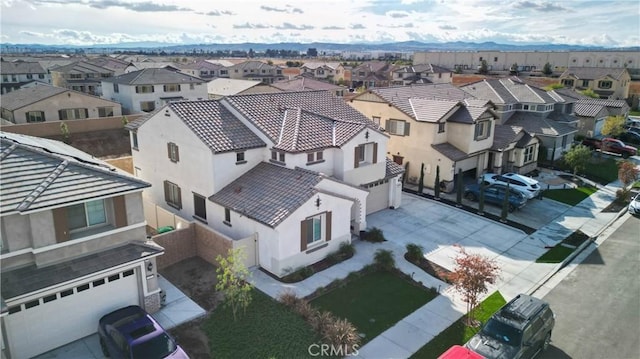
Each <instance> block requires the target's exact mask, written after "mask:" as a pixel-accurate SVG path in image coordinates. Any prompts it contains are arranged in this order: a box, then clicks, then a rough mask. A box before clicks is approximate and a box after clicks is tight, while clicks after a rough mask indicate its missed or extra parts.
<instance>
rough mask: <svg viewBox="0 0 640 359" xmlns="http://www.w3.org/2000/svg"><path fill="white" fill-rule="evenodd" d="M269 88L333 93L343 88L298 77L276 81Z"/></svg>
mask: <svg viewBox="0 0 640 359" xmlns="http://www.w3.org/2000/svg"><path fill="white" fill-rule="evenodd" d="M271 86H273V87H276V88H279V89H281V90H283V91H312V90H325V91H335V90H340V89H342V88H343V87H341V86H338V85H334V84H331V83H328V82H325V81H320V80H316V79H313V78H308V77H303V76H298V77H296V78H293V79H291V80H282V81H276V82H274V83H272V84H271Z"/></svg>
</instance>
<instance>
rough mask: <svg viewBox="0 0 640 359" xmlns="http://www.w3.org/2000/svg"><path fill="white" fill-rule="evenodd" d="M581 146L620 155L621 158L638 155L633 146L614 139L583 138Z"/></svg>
mask: <svg viewBox="0 0 640 359" xmlns="http://www.w3.org/2000/svg"><path fill="white" fill-rule="evenodd" d="M582 144H583V145H585V146H587V147H589V148H591V149H593V150H596V151H602V152H609V153H615V154H618V155H621V156H622V157H623V158H628V157H629V156H635V155H636V154H637V153H638V149H637V148H635V147H633V146H628V145H626V144H625V143H624V142H622V141H620V140H617V139H615V138H609V137H606V138H603V139H601V140H600V139H597V138H593V137H591V138H585V139H584V140H582Z"/></svg>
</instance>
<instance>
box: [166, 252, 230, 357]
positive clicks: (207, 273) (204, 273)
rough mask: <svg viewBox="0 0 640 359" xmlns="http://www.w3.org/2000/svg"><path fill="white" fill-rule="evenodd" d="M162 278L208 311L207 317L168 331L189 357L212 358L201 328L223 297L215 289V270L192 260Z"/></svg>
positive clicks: (213, 267) (200, 261)
mask: <svg viewBox="0 0 640 359" xmlns="http://www.w3.org/2000/svg"><path fill="white" fill-rule="evenodd" d="M160 275H162V276H164V277H165V278H166V279H167V280H169V281H170V282H171V283H173V285H175V286H176V287H178V288H179V289H180V290H181V291H182V292H184V293H185V294H186V295H187V296H188V297H189V298H191V299H192V300H193V301H194V302H196V303H198V305H199V306H201V307H202V308H204V309H205V310H206V311H207V315H206V316H204V317H202V318H200V319H197V320H193V321H191V322H188V323H185V324H182V325H180V326H178V327H176V328H173V329H171V330H169V332H170V333H171V334H172V335H173V336H174V338H176V340H177V341H178V343H179V344H180V345H181V346H182V347H183V348H184V349H185V350H186V351H187V354H188V355H189V357H190V358H192V359H200V358H202V359H205V358H211V354H210V349H209V340H208V339H207V336H206V334H205V333H204V332H203V331H202V330H201V329H200V326H201V324H202V323H203V322H204V321H206V320H207V318H208V316H209V314H210V313H211V311H212V310H213V309H215V307H216V306H217V305H218V303H219V302H220V295H219V294H218V293H217V292H216V290H215V285H216V267H215V266H213V265H211V264H210V263H208V262H207V261H205V260H204V259H202V258H200V257H193V258H189V259H185V260H183V261H181V262H179V263H176V264H174V265H172V266H169V267H168V268H165V269H163V270H160Z"/></svg>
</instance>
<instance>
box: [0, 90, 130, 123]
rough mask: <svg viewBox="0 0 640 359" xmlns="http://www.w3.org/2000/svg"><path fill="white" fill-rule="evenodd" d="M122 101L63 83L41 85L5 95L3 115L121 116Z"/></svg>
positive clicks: (26, 118) (38, 118)
mask: <svg viewBox="0 0 640 359" xmlns="http://www.w3.org/2000/svg"><path fill="white" fill-rule="evenodd" d="M121 114H122V109H121V106H120V104H119V103H117V102H113V101H109V100H105V99H102V98H100V97H96V96H91V95H87V94H85V93H82V92H78V91H73V90H69V89H66V88H62V87H55V86H50V85H40V86H34V87H30V88H24V89H21V90H17V91H12V92H10V93H8V94H5V95H2V101H1V103H0V115H1V116H0V117H2V118H4V119H5V120H8V121H11V122H13V123H35V122H45V121H61V120H78V119H84V118H96V117H112V116H120V115H121Z"/></svg>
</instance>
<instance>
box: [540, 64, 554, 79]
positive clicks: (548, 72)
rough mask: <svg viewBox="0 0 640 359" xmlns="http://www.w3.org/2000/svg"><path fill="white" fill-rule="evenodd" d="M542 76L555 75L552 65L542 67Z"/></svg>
mask: <svg viewBox="0 0 640 359" xmlns="http://www.w3.org/2000/svg"><path fill="white" fill-rule="evenodd" d="M542 74H543V75H545V76H550V75H552V74H553V69H552V68H551V64H550V63H548V62H547V63H546V64H544V67H542Z"/></svg>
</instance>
